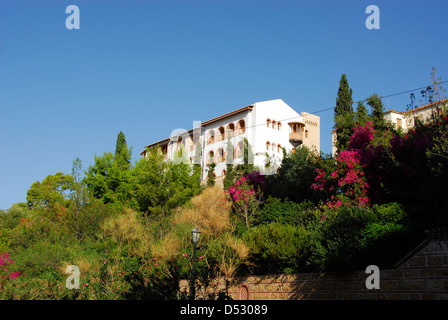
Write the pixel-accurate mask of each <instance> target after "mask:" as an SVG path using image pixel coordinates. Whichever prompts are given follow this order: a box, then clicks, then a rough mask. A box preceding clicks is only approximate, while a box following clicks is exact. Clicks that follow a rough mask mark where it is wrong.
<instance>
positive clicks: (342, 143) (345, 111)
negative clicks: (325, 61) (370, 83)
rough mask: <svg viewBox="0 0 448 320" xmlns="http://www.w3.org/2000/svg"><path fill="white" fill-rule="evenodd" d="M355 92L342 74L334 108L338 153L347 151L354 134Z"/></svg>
mask: <svg viewBox="0 0 448 320" xmlns="http://www.w3.org/2000/svg"><path fill="white" fill-rule="evenodd" d="M352 94H353V90H352V89H351V88H350V87H349V85H348V81H347V77H346V75H345V74H342V76H341V80H340V81H339V89H338V94H337V98H336V106H335V108H334V119H333V121H334V129H335V130H336V149H337V152H339V151H342V150H345V149H346V148H347V146H348V142H349V140H350V137H351V135H352V134H353V125H354V114H353V99H352Z"/></svg>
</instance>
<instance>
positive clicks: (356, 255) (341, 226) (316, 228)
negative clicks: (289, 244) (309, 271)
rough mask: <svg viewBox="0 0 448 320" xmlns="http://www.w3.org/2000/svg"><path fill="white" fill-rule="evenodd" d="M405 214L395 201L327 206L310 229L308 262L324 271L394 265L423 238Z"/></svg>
mask: <svg viewBox="0 0 448 320" xmlns="http://www.w3.org/2000/svg"><path fill="white" fill-rule="evenodd" d="M406 217H407V215H406V213H405V212H404V210H403V209H402V208H401V206H400V205H398V204H396V203H391V204H385V205H382V206H375V207H374V208H368V207H359V206H356V205H355V206H351V205H342V206H341V207H339V208H338V209H327V210H325V211H324V215H323V216H322V219H321V220H320V221H319V222H316V223H314V224H313V227H312V229H311V238H312V248H311V250H312V253H311V255H310V259H309V261H308V265H310V266H311V267H313V268H316V269H318V270H321V271H351V270H355V269H359V268H361V269H362V268H365V267H366V266H367V265H369V264H375V265H377V266H379V267H391V266H393V265H394V264H395V263H396V262H397V261H398V260H399V259H400V258H402V257H403V256H404V255H405V254H406V253H407V252H408V251H409V250H411V249H412V248H413V247H415V245H417V244H418V242H419V241H421V237H418V235H419V233H417V232H416V231H414V230H413V229H412V228H411V227H410V226H409V225H408V224H407V223H406V221H407V218H406Z"/></svg>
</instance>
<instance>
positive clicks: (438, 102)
mask: <svg viewBox="0 0 448 320" xmlns="http://www.w3.org/2000/svg"><path fill="white" fill-rule="evenodd" d="M447 102H448V99H443V100H440V101H436V102H433V103H429V104H425V105H424V106H421V107H417V108H415V109H411V110H409V111H411V112H415V111H420V110H423V109H427V108H432V107H434V106H435V105H437V104H441V103H442V104H443V103H447ZM390 112H394V113H398V114H405V112H402V111H396V110H393V109H389V110H386V111H384V113H390Z"/></svg>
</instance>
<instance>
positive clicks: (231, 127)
mask: <svg viewBox="0 0 448 320" xmlns="http://www.w3.org/2000/svg"><path fill="white" fill-rule="evenodd" d="M234 131H235V125H234V124H233V123H229V124H228V125H227V135H228V136H230V137H231V138H232V137H233V136H234Z"/></svg>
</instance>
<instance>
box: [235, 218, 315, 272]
mask: <svg viewBox="0 0 448 320" xmlns="http://www.w3.org/2000/svg"><path fill="white" fill-rule="evenodd" d="M244 240H245V241H246V242H247V244H248V246H249V248H250V256H249V259H250V261H251V262H252V263H253V264H254V265H255V266H254V269H255V272H256V273H266V272H291V271H296V272H297V271H303V270H304V269H305V262H306V258H307V254H308V249H309V246H310V243H309V241H310V239H309V237H308V234H307V231H306V229H305V228H304V227H303V226H292V225H289V224H280V223H276V222H272V223H269V224H263V225H258V226H256V227H254V228H252V229H250V230H248V231H247V232H246V233H245V234H244Z"/></svg>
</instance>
